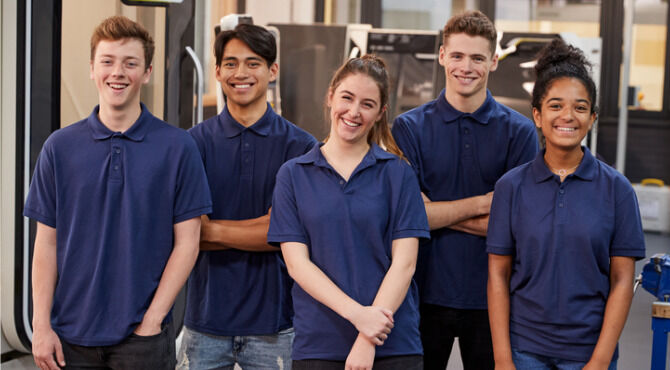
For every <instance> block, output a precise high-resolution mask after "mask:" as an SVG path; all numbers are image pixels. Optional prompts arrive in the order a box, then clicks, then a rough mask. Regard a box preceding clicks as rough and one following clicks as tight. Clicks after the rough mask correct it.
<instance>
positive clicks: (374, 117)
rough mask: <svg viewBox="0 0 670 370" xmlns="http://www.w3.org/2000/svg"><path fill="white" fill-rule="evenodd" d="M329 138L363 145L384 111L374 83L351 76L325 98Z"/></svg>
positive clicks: (365, 78)
mask: <svg viewBox="0 0 670 370" xmlns="http://www.w3.org/2000/svg"><path fill="white" fill-rule="evenodd" d="M328 107H329V108H330V121H331V126H330V137H331V138H334V137H337V138H338V139H340V140H342V141H345V142H348V143H352V144H357V143H363V144H367V137H368V133H369V132H370V130H371V129H372V127H373V126H374V124H375V122H377V121H379V119H380V118H381V115H382V114H383V113H384V109H383V107H382V106H381V95H380V92H379V87H378V86H377V84H376V83H375V81H374V80H373V79H372V78H370V77H368V76H366V75H364V74H358V73H357V74H351V75H349V76H347V77H345V78H344V79H343V80H342V81H341V82H340V84H339V85H338V86H337V87H336V88H335V90H334V91H331V92H330V93H329V95H328Z"/></svg>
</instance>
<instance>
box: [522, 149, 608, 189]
mask: <svg viewBox="0 0 670 370" xmlns="http://www.w3.org/2000/svg"><path fill="white" fill-rule="evenodd" d="M582 151H583V152H584V157H583V158H582V161H581V163H579V166H578V167H577V169H576V170H575V172H573V173H572V174H571V175H573V176H575V177H578V178H580V179H582V180H584V181H593V179H595V177H596V164H597V163H596V159H595V158H594V157H593V154H591V151H590V150H589V148H587V147H585V146H582ZM545 152H546V149H543V150H541V151H540V152H539V153H538V154H537V157H535V160H534V161H533V163H532V164H531V169H532V170H531V171H532V173H533V177H534V178H535V182H538V183H539V182H543V181H546V180H548V179H550V178H553V177H554V173H553V172H551V170H550V169H549V167H547V164H546V163H544V153H545Z"/></svg>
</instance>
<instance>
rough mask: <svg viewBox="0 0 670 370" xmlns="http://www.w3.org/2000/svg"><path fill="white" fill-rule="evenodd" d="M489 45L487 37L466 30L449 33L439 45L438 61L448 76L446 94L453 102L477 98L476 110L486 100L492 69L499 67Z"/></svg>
mask: <svg viewBox="0 0 670 370" xmlns="http://www.w3.org/2000/svg"><path fill="white" fill-rule="evenodd" d="M490 46H491V45H490V43H489V41H488V40H487V39H485V38H484V37H482V36H470V35H468V34H465V33H455V34H452V35H450V36H449V38H448V39H447V40H446V42H445V44H444V45H442V46H440V57H439V62H440V65H442V66H443V67H444V72H445V75H446V93H445V94H446V98H447V100H448V101H449V102H450V103H451V104H452V105H453V104H455V103H456V102H458V101H463V100H468V101H476V103H477V104H475V107H474V108H475V109H476V108H478V107H479V105H481V104H482V103H483V102H484V100H485V99H486V84H487V81H488V77H489V72H490V71H495V69H496V68H497V67H498V57H497V56H496V55H492V54H491V48H490ZM456 104H457V103H456ZM456 108H457V109H459V110H461V109H460V108H459V107H456Z"/></svg>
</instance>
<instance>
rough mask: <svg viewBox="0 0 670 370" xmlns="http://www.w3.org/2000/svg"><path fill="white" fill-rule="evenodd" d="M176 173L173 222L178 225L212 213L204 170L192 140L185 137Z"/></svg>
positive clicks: (189, 137)
mask: <svg viewBox="0 0 670 370" xmlns="http://www.w3.org/2000/svg"><path fill="white" fill-rule="evenodd" d="M185 141H186V145H185V148H184V152H183V154H182V157H181V159H180V161H179V170H178V171H177V184H176V188H177V191H176V194H175V200H174V212H173V214H174V221H173V223H175V224H176V223H179V222H182V221H186V220H188V219H191V218H193V217H198V216H200V215H204V214H208V213H211V212H212V199H211V196H210V192H209V185H208V184H207V177H206V174H205V168H204V166H203V164H202V159H201V157H200V152H199V151H198V149H197V147H196V145H195V142H194V140H193V138H192V137H191V136H190V135H189V136H187V140H185Z"/></svg>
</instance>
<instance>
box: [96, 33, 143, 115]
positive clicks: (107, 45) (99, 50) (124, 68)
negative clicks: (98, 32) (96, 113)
mask: <svg viewBox="0 0 670 370" xmlns="http://www.w3.org/2000/svg"><path fill="white" fill-rule="evenodd" d="M150 76H151V66H149V67H147V66H146V65H145V63H144V47H143V46H142V43H141V42H140V41H139V40H137V39H121V40H115V41H112V40H101V41H100V42H99V43H98V45H97V46H96V50H95V55H94V57H93V60H92V61H91V79H92V80H93V81H95V86H96V88H97V89H98V99H99V102H100V108H101V109H105V110H116V111H123V110H127V109H135V108H138V107H139V103H140V89H141V87H142V85H144V84H146V83H147V82H149V77H150Z"/></svg>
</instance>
